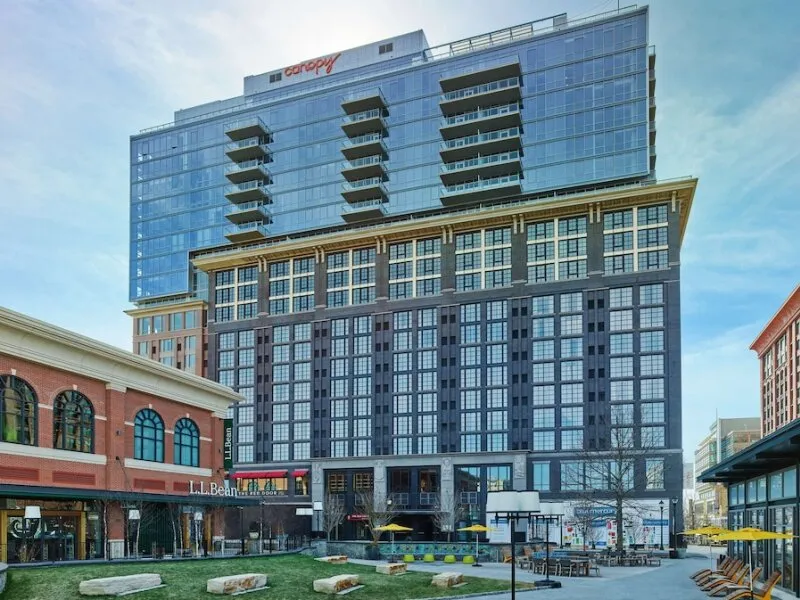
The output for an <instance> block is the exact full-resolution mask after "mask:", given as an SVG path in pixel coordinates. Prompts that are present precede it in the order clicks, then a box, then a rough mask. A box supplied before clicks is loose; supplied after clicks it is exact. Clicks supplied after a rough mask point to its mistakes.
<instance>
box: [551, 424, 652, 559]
mask: <svg viewBox="0 0 800 600" xmlns="http://www.w3.org/2000/svg"><path fill="white" fill-rule="evenodd" d="M614 421H616V419H615V415H614V414H612V423H614ZM610 442H611V443H610V444H609V445H610V448H609V449H606V450H583V451H582V452H580V453H578V456H577V457H576V460H574V461H564V462H562V463H561V469H562V480H563V481H564V483H565V484H566V490H565V491H572V492H576V493H577V496H578V501H579V505H580V503H584V504H590V505H594V506H599V507H609V508H612V509H613V515H614V516H613V518H614V520H615V522H616V531H615V538H616V540H615V545H616V548H617V550H619V551H622V550H623V548H624V543H625V518H626V516H630V515H633V514H638V515H642V514H644V512H645V509H644V507H643V506H642V504H641V503H640V502H639V500H638V498H637V496H638V495H639V492H640V491H641V489H642V488H641V485H640V487H639V488H638V489H637V487H636V483H637V479H636V470H637V469H641V468H643V467H644V466H645V465H646V464H647V463H646V462H645V461H647V460H648V459H657V458H660V457H659V451H660V450H662V448H661V447H660V445H658V444H655V443H653V442H654V440H652V439H650V438H649V437H648V436H645V435H644V434H642V436H641V440H638V442H639V443H637V440H636V439H635V436H634V429H633V427H613V428H612V429H611V436H610ZM664 476H665V473H664V462H663V461H662V462H658V461H655V462H653V463H652V464H651V465H649V466H648V468H647V473H646V475H645V478H644V481H645V482H646V483H649V484H653V487H656V488H657V487H659V484H660V486H663V481H664ZM641 482H642V480H641V479H640V480H639V483H640V484H641ZM588 512H591V511H588Z"/></svg>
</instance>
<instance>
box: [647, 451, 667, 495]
mask: <svg viewBox="0 0 800 600" xmlns="http://www.w3.org/2000/svg"><path fill="white" fill-rule="evenodd" d="M644 469H645V477H646V478H647V483H646V488H647V489H648V490H663V489H664V459H663V458H649V459H647V460H645V461H644Z"/></svg>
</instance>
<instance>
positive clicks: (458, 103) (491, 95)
mask: <svg viewBox="0 0 800 600" xmlns="http://www.w3.org/2000/svg"><path fill="white" fill-rule="evenodd" d="M521 98H522V90H521V88H520V86H519V83H517V85H512V86H509V87H504V88H500V89H496V90H489V91H486V92H481V93H476V94H472V95H471V96H463V97H460V98H454V99H452V100H447V99H445V98H444V97H443V98H442V100H441V101H440V102H439V108H441V110H442V112H443V113H444V114H446V115H452V114H453V113H459V112H465V111H468V110H472V109H475V108H478V107H479V106H492V105H493V104H507V103H509V102H515V101H517V100H520V99H521Z"/></svg>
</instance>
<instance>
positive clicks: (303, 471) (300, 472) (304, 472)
mask: <svg viewBox="0 0 800 600" xmlns="http://www.w3.org/2000/svg"><path fill="white" fill-rule="evenodd" d="M303 475H308V469H295V470H294V471H292V477H302V476H303Z"/></svg>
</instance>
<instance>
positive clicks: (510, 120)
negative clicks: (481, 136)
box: [439, 110, 522, 140]
mask: <svg viewBox="0 0 800 600" xmlns="http://www.w3.org/2000/svg"><path fill="white" fill-rule="evenodd" d="M450 121H451V122H448V119H443V120H442V124H441V126H440V127H439V132H440V133H441V134H442V137H443V138H444V139H446V140H452V139H454V138H460V137H466V136H468V135H473V134H476V133H480V132H481V131H493V130H495V129H507V128H509V127H521V126H522V118H521V117H520V114H519V110H512V111H509V112H502V113H494V114H487V115H485V116H480V117H476V118H473V119H458V118H457V117H451V118H450Z"/></svg>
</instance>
